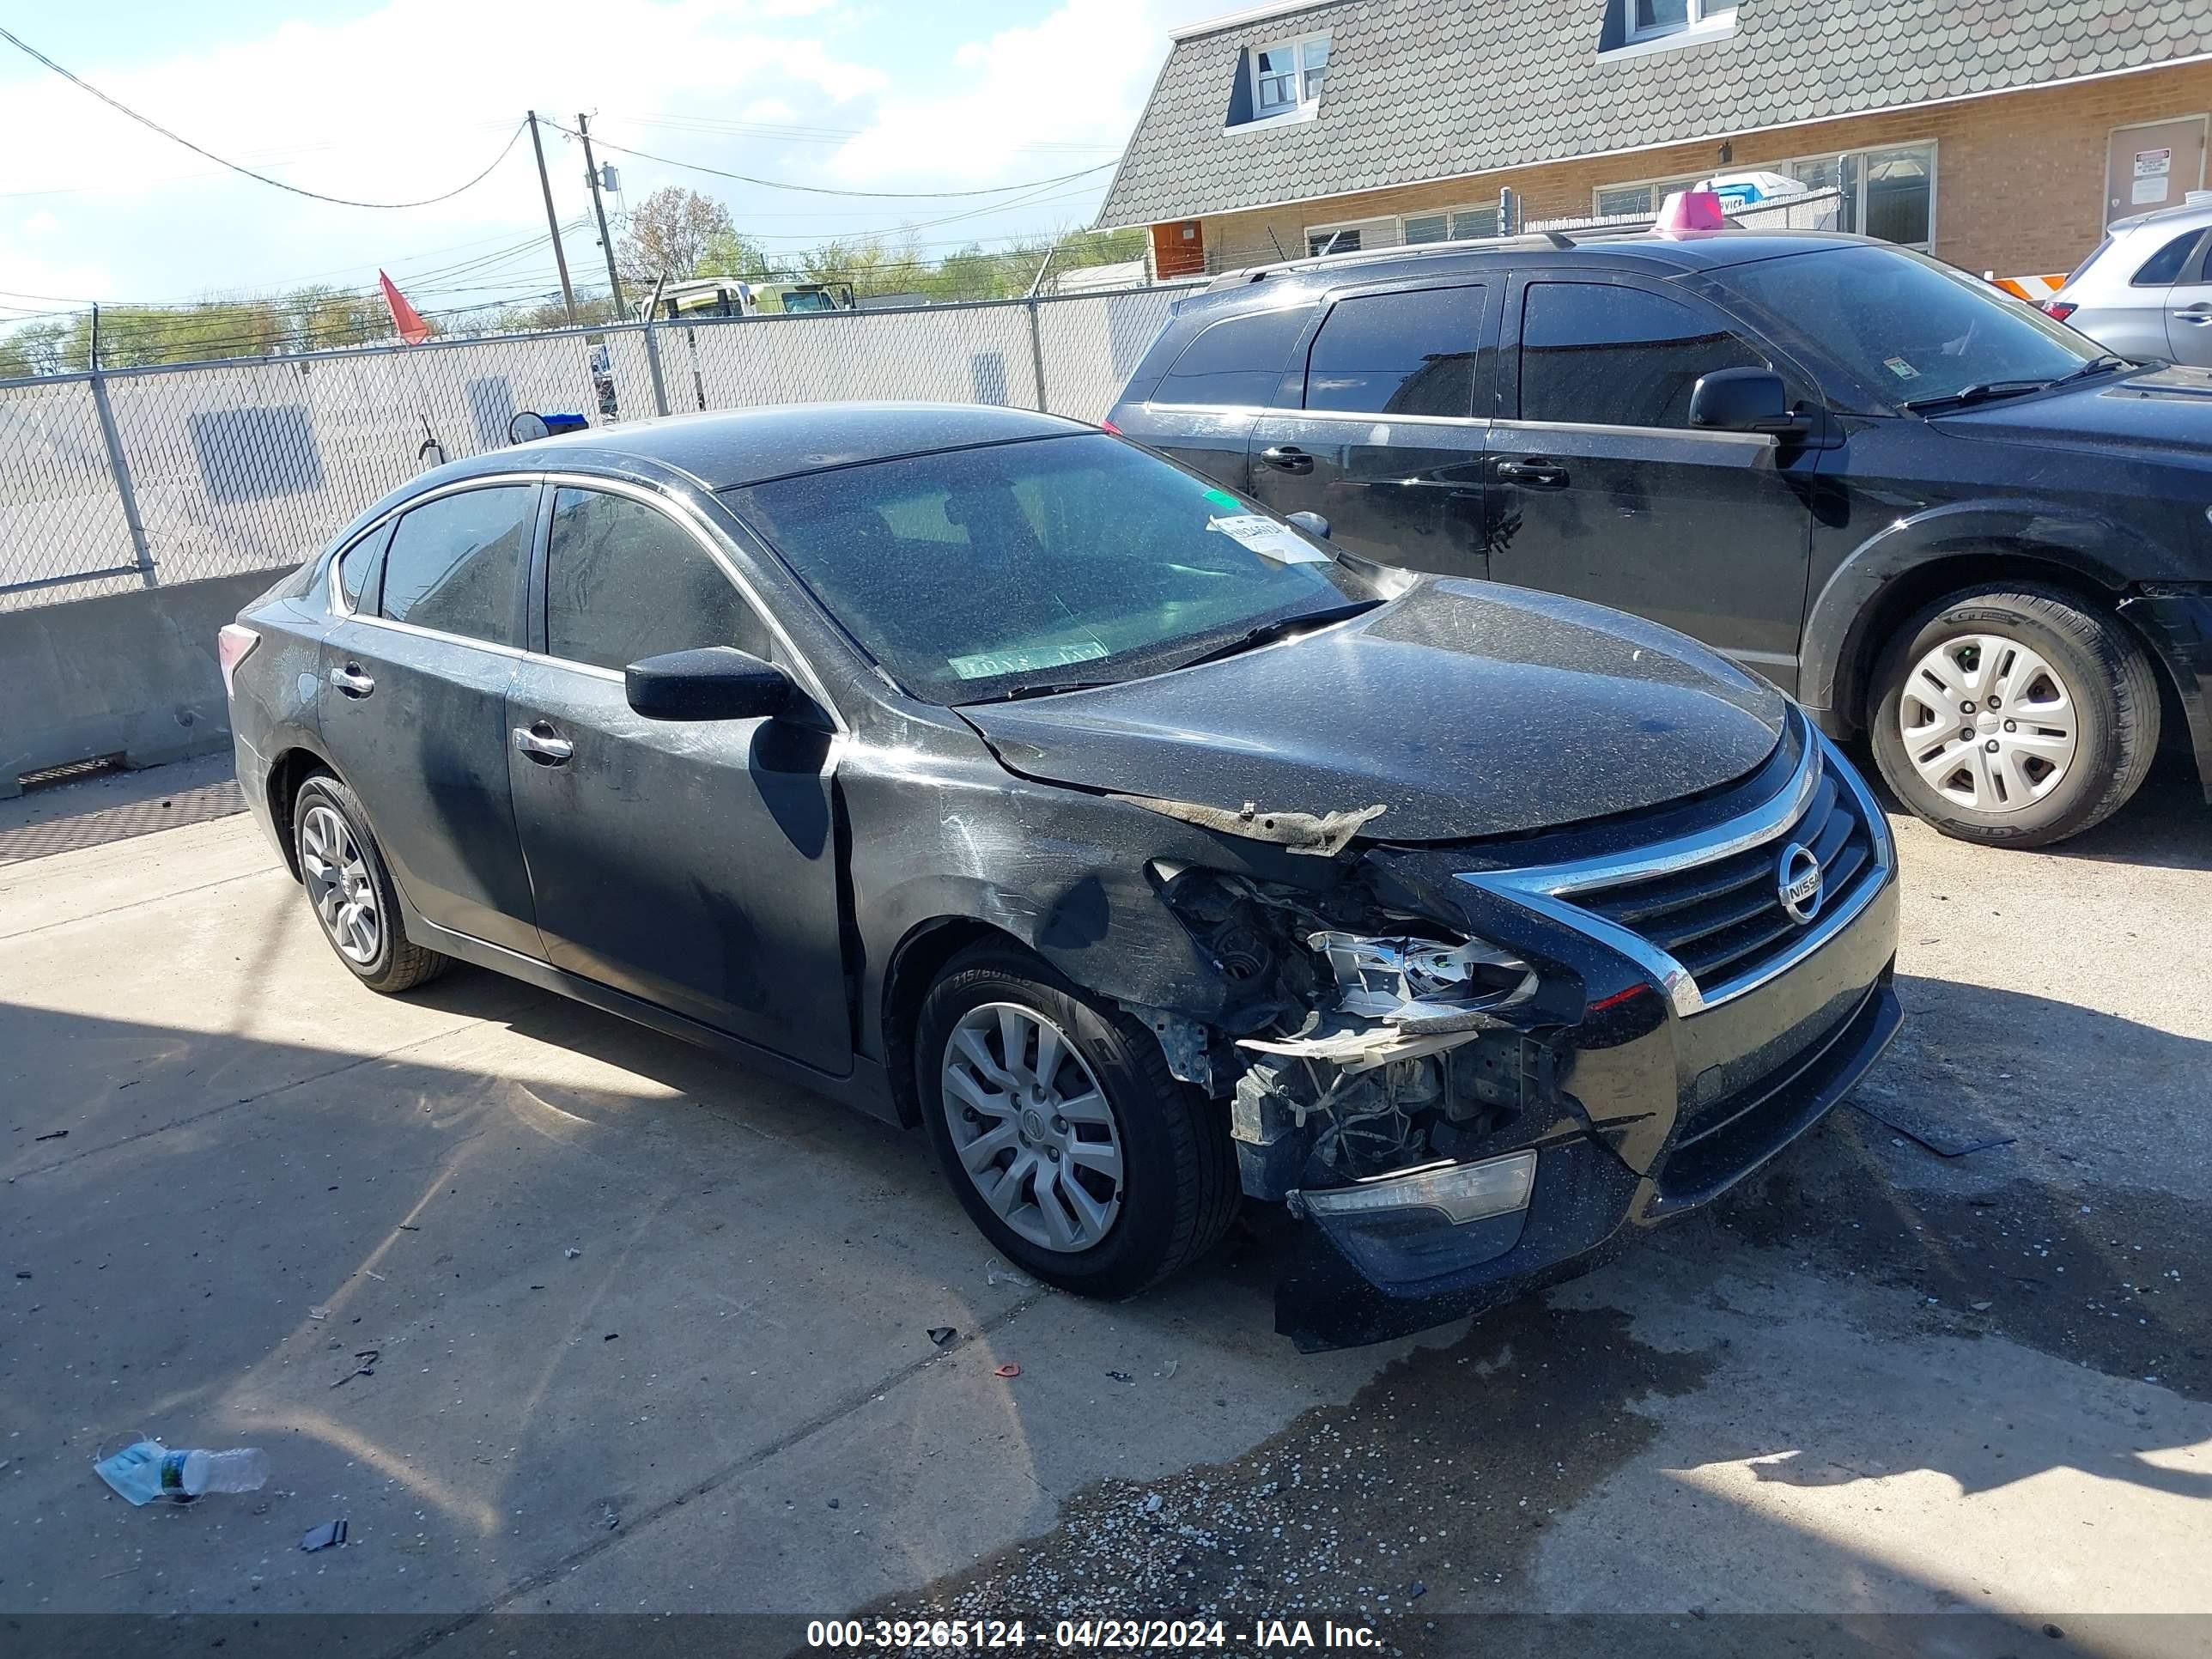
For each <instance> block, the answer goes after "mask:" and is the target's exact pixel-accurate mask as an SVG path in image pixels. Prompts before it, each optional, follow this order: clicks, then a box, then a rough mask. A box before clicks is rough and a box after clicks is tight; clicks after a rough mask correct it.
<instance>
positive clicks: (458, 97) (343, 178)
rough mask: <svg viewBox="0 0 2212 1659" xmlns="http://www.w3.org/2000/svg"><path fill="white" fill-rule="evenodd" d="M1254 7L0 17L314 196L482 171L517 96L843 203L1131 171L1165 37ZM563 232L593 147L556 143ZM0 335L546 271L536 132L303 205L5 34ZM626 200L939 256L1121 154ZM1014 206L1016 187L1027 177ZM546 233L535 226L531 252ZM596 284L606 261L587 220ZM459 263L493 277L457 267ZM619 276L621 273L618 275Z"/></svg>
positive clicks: (865, 6) (1055, 197) (529, 277)
mask: <svg viewBox="0 0 2212 1659" xmlns="http://www.w3.org/2000/svg"><path fill="white" fill-rule="evenodd" d="M1231 9H1237V0H963V3H962V4H961V5H959V6H957V7H952V6H945V5H939V4H934V3H917V0H534V3H527V4H523V3H512V0H229V3H227V4H226V5H224V6H223V7H222V8H220V9H217V8H212V7H206V8H204V7H196V6H190V5H185V6H179V5H177V4H175V3H173V0H171V3H167V4H152V3H146V0H109V3H102V4H94V5H88V6H80V7H76V8H68V9H64V8H56V7H52V6H39V7H36V8H33V7H32V6H30V5H27V4H22V3H18V0H0V21H4V22H5V25H6V27H8V28H9V30H11V31H12V32H13V33H17V34H19V35H21V36H22V37H23V38H24V39H25V40H27V41H28V42H29V43H30V44H31V45H33V46H37V47H38V48H40V50H41V51H43V52H46V54H47V55H48V56H50V57H52V58H55V59H56V60H58V62H60V63H62V64H65V65H67V66H68V67H69V68H70V69H71V70H75V71H76V73H77V74H79V75H81V76H83V77H84V78H85V79H86V80H88V81H90V82H93V83H94V85H96V86H99V87H100V88H102V89H103V90H105V91H106V92H108V93H110V94H112V95H113V96H115V97H117V98H118V99H120V100H122V101H124V102H125V103H127V104H129V105H131V106H133V107H135V108H137V109H139V110H141V111H143V112H145V113H146V114H148V115H149V116H151V117H153V118H155V119H157V120H159V121H161V122H162V123H163V124H164V125H167V126H170V127H172V128H173V129H175V130H176V131H178V132H179V133H181V134H183V135H184V136H185V137H189V138H191V139H192V140H194V141H195V142H196V143H201V144H204V145H205V146H206V147H207V148H208V149H211V150H214V151H216V153H218V154H220V155H226V156H228V157H230V158H232V159H234V160H236V161H241V162H243V163H245V164H246V165H248V166H252V167H255V168H257V169H258V170H260V171H264V172H266V173H270V174H272V175H273V176H276V177H277V178H281V179H286V180H288V181H289V182H292V183H295V184H297V185H301V186H304V187H307V188H310V189H315V190H319V191H325V192H326V193H329V194H333V195H339V196H349V197H362V198H364V199H375V200H399V199H412V198H416V197H423V196H428V195H433V194H435V193H438V192H440V191H445V190H447V189H450V188H451V187H453V185H458V184H459V183H461V182H462V181H463V180H465V179H467V178H468V177H469V176H470V175H471V174H473V173H476V172H477V171H478V170H479V169H480V168H482V167H484V166H485V165H486V164H487V163H489V161H491V160H492V157H493V156H494V155H495V154H496V153H497V152H498V150H499V149H500V146H501V144H502V143H505V142H506V141H507V137H508V135H509V134H510V133H511V132H512V131H513V128H514V125H515V124H516V123H517V122H518V121H519V120H520V118H521V115H522V112H523V111H524V110H525V109H526V108H529V107H532V106H535V107H536V108H537V109H538V111H539V112H541V114H545V115H555V116H557V118H559V119H560V120H562V122H564V123H568V124H573V121H574V115H575V112H577V111H579V110H586V111H589V112H591V113H592V129H593V133H594V136H595V137H603V138H605V140H606V141H607V142H608V143H610V144H611V145H623V146H629V147H630V148H633V149H641V150H647V151H652V152H654V153H656V154H658V155H663V156H666V157H669V158H671V159H672V160H679V161H694V162H699V163H703V164H705V165H707V166H710V167H721V168H725V169H727V170H731V171H736V172H743V173H751V174H754V175H756V176H758V177H762V178H768V179H780V180H785V181H791V182H797V183H805V184H812V185H823V186H829V187H835V188H837V189H841V190H877V191H973V190H979V189H984V188H987V187H992V186H997V185H1006V184H1011V183H1023V182H1026V181H1030V180H1037V179H1048V178H1051V177H1054V176H1056V175H1060V174H1064V173H1075V172H1077V171H1078V170H1079V169H1085V168H1091V167H1097V166H1098V165H1099V164H1101V163H1110V162H1111V161H1114V160H1115V157H1116V156H1117V155H1118V154H1119V152H1120V147H1121V143H1122V142H1123V140H1124V139H1125V138H1126V137H1127V133H1128V131H1129V127H1130V125H1131V124H1132V123H1133V120H1134V119H1135V117H1136V114H1137V112H1138V111H1139V108H1140V107H1141V106H1142V104H1143V101H1144V97H1145V94H1146V92H1147V91H1148V90H1149V89H1150V87H1151V85H1152V78H1153V76H1154V75H1155V73H1156V72H1157V70H1158V66H1159V64H1160V62H1161V60H1162V59H1163V58H1164V57H1165V55H1166V52H1167V47H1168V35H1167V31H1168V29H1169V28H1170V27H1172V26H1174V25H1176V24H1180V23H1183V22H1188V21H1193V20H1194V19H1196V18H1200V17H1205V16H1210V15H1216V14H1218V13H1220V12H1223V11H1226V10H1231ZM546 137H547V154H546V161H547V165H548V167H549V169H550V171H551V173H552V176H553V182H554V192H555V201H556V210H557V211H558V213H559V214H560V216H561V217H562V220H563V222H581V221H583V220H584V219H585V218H586V216H587V215H588V212H589V198H588V197H587V195H586V191H585V189H584V185H583V167H582V161H581V157H580V155H579V154H578V153H577V151H576V149H575V147H574V144H573V143H572V142H571V141H569V140H568V139H567V138H565V137H563V136H562V134H560V133H558V132H552V131H549V132H548V133H547V134H546ZM0 155H7V156H8V157H9V167H8V169H7V171H6V173H5V175H4V176H0V307H9V309H7V310H0V326H4V319H9V318H11V317H13V318H20V317H21V316H22V315H24V314H27V313H33V312H36V311H39V310H42V309H49V308H60V307H66V306H69V305H73V304H78V303H84V302H89V301H94V300H98V301H103V302H106V303H116V302H124V301H167V300H181V299H189V298H193V297H199V296H204V295H226V294H234V293H243V292H263V291H268V290H270V289H283V288H288V287H291V286H294V285H296V284H298V283H302V282H306V281H310V280H313V281H321V282H329V283H333V284H334V285H337V286H341V287H359V286H365V285H368V284H369V283H374V278H375V272H376V270H377V269H378V268H379V267H380V266H382V267H384V268H386V269H388V270H391V272H392V276H393V277H394V279H395V280H397V281H398V282H399V283H401V285H402V287H403V288H404V287H407V286H408V284H409V283H410V281H411V282H414V283H417V284H418V285H419V286H420V287H421V289H422V293H421V295H414V294H413V292H412V290H411V289H410V297H416V303H417V304H418V305H421V306H422V307H423V308H424V309H426V310H428V309H437V308H444V307H452V306H457V305H462V304H467V303H471V302H472V301H477V300H480V299H486V298H489V297H493V296H494V295H507V294H520V293H524V292H529V291H533V290H538V289H550V288H551V287H552V286H553V285H554V276H553V267H552V258H551V253H550V248H549V247H548V246H546V244H545V243H544V240H543V232H544V207H543V204H542V202H541V200H540V198H539V196H538V183H537V177H536V173H535V171H534V169H533V167H532V164H531V161H530V155H529V146H528V143H527V142H524V143H520V144H518V145H516V146H515V147H514V148H513V149H512V150H510V151H509V152H508V153H507V156H506V158H505V160H504V161H502V162H501V164H500V165H499V166H498V167H497V168H496V169H495V172H494V173H493V174H492V175H491V177H490V178H489V179H487V180H486V181H485V182H484V183H483V184H482V185H478V186H477V187H476V188H474V189H473V190H471V191H467V192H466V193H465V194H463V195H461V196H460V197H457V198H456V199H454V200H453V201H451V202H447V203H442V204H438V205H436V206H434V207H427V208H421V209H416V210H403V211H375V210H362V209H351V208H339V207H334V206H328V205H325V204H317V203H313V202H308V201H306V200H303V199H302V198H301V197H295V196H291V195H289V194H287V193H285V192H283V191H276V190H272V189H270V188H268V187H266V186H264V185H258V184H255V183H253V182H252V181H250V180H247V179H240V178H238V177H236V176H234V175H230V174H226V173H222V171H221V170H220V169H218V168H216V167H214V166H213V165H212V164H211V163H210V162H208V161H204V160H202V159H201V158H200V157H198V156H196V155H192V154H191V152H190V151H188V150H185V149H179V148H178V147H176V146H175V145H173V144H171V143H167V141H166V140H164V139H162V138H161V137H158V136H157V135H155V134H154V133H151V132H149V131H145V130H144V129H143V128H141V127H137V126H136V125H132V124H131V123H130V122H129V121H127V120H125V118H122V117H121V116H119V115H118V114H116V113H115V112H113V111H112V110H110V109H108V108H106V106H103V105H101V104H100V103H99V102H97V101H96V100H94V99H92V98H90V97H88V95H87V94H84V93H83V92H82V91H80V90H78V89H77V88H75V87H72V86H70V85H69V84H68V83H67V82H64V81H62V80H61V79H59V78H58V76H53V75H52V74H51V73H50V72H48V71H47V70H45V69H43V68H41V67H40V65H38V64H35V63H33V62H32V61H31V60H30V59H28V58H24V57H22V56H21V54H19V53H17V52H15V50H14V48H12V47H10V46H7V45H6V44H5V43H4V42H0ZM604 159H605V160H608V161H612V162H614V163H615V164H616V165H617V167H619V168H620V170H621V172H622V175H623V195H624V197H625V198H626V199H628V200H631V201H635V200H639V199H641V198H642V197H643V196H644V195H645V194H646V193H647V192H648V191H652V190H653V189H654V188H655V187H657V186H659V185H663V184H667V183H680V184H685V185H690V186H692V187H695V188H698V189H701V190H703V191H707V192H708V193H710V194H713V195H716V196H718V197H720V198H721V199H722V200H724V201H725V202H726V204H728V205H729V207H730V209H731V210H732V214H733V215H734V216H736V219H737V221H738V226H739V228H741V229H744V231H746V232H747V233H748V234H753V235H756V236H757V237H759V238H760V239H761V240H763V242H764V243H765V244H766V245H767V246H769V248H770V249H771V250H775V251H780V252H792V251H796V250H798V249H800V248H803V247H805V246H808V245H810V244H811V243H813V242H815V241H817V240H823V239H826V238H828V237H830V236H835V235H842V234H854V233H861V232H867V231H880V232H886V233H890V234H891V235H892V236H893V237H894V238H896V236H897V235H898V234H899V233H900V231H901V230H902V228H903V227H905V226H914V227H915V230H914V233H913V234H914V235H915V237H916V239H917V240H920V241H921V243H922V244H923V245H924V246H925V247H926V248H927V249H928V251H930V252H933V253H936V252H945V251H947V250H948V249H949V248H950V247H951V246H957V244H958V243H960V242H962V241H964V240H969V239H974V240H982V241H984V242H986V243H989V242H991V241H993V240H999V239H1002V238H1005V237H1006V236H1009V235H1012V234H1021V233H1028V232H1036V231H1040V230H1045V229H1049V228H1058V227H1061V226H1065V225H1069V224H1077V223H1085V222H1089V220H1090V219H1091V216H1092V215H1093V213H1094V212H1095V210H1096V208H1097V203H1098V201H1099V198H1100V197H1101V196H1102V195H1103V192H1104V189H1105V185H1106V180H1107V179H1108V177H1109V172H1107V171H1100V172H1097V173H1090V174H1089V175H1087V176H1086V177H1085V178H1082V179H1075V180H1072V181H1070V182H1068V183H1066V184H1063V185H1052V186H1048V187H1042V188H1038V189H1036V190H1033V191H1026V192H1022V193H1020V194H1021V199H1020V200H1018V201H1011V202H1010V200H1009V198H1008V197H969V198H958V199H942V200H929V199H919V198H917V199H894V198H889V197H880V198H867V197H827V196H809V195H804V194H799V193H795V192H789V191H777V190H768V189H761V188H757V187H754V186H750V185H741V184H738V183H734V182H732V181H729V180H726V179H714V178H711V177H707V176H704V175H701V174H698V173H690V172H686V171H684V170H683V169H680V168H678V167H671V166H667V165H664V164H662V163H660V162H657V161H647V160H643V159H641V158H640V157H637V156H635V155H623V154H619V153H614V152H612V151H611V152H610V153H609V154H608V155H606V156H605V158H604ZM1010 194H1011V193H1010ZM533 235H536V236H538V239H539V240H538V242H537V244H536V245H535V246H530V245H529V239H530V238H532V236H533ZM567 247H568V256H569V263H570V269H571V270H572V271H573V272H574V273H575V275H576V276H577V277H578V280H579V282H582V281H583V280H584V278H585V276H586V273H588V272H593V271H599V272H602V273H603V270H604V264H603V260H602V258H601V256H600V254H599V250H598V248H597V246H595V245H594V241H593V238H592V234H591V233H589V232H587V231H584V230H578V231H576V232H574V233H572V234H569V235H568V238H567ZM468 261H482V262H483V263H482V264H479V265H478V266H477V268H476V269H473V270H462V271H454V270H450V269H449V268H450V267H453V266H454V265H457V264H462V263H464V262H468ZM604 280H605V279H604V275H603V274H602V275H601V276H600V282H601V283H602V284H604Z"/></svg>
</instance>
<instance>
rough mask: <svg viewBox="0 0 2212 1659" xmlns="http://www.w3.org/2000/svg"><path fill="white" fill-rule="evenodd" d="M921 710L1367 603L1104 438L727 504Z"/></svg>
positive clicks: (904, 463) (1122, 670) (1137, 453)
mask: <svg viewBox="0 0 2212 1659" xmlns="http://www.w3.org/2000/svg"><path fill="white" fill-rule="evenodd" d="M723 499H724V500H725V501H728V502H729V503H730V505H731V506H732V507H733V508H734V509H735V510H736V511H737V512H738V514H739V515H740V516H741V517H743V518H744V520H746V522H747V523H748V524H750V526H752V528H753V529H754V530H755V531H756V532H758V533H759V535H760V536H761V537H762V538H763V539H764V540H766V541H767V542H768V543H769V544H770V545H771V546H772V547H774V548H775V550H776V551H777V552H778V553H779V554H781V556H782V557H783V559H784V561H785V562H786V563H787V564H788V565H790V566H791V568H792V569H793V571H795V572H796V573H797V574H798V575H799V578H800V580H803V581H805V583H806V585H807V586H809V587H811V588H812V589H813V591H814V592H815V594H816V596H817V598H819V599H821V601H822V602H823V605H825V606H827V607H828V608H829V611H831V612H832V613H833V614H834V615H835V616H836V618H837V620H838V621H839V622H840V623H842V624H843V625H844V627H845V629H846V630H847V631H848V633H850V634H851V635H853V637H854V639H855V640H857V641H859V642H860V646H861V647H862V648H863V649H865V650H866V651H867V652H868V653H869V654H870V655H872V656H873V657H874V658H875V659H876V660H877V661H878V662H879V663H881V664H882V665H884V667H885V668H887V669H889V670H890V672H891V674H892V675H893V676H894V677H895V678H896V679H897V680H898V681H899V683H900V684H902V685H904V686H905V687H906V688H907V689H908V690H909V691H911V692H913V693H914V695H915V696H918V697H921V698H923V699H925V700H926V701H928V702H937V703H946V704H951V703H963V702H981V701H983V700H985V699H987V698H990V697H994V696H1006V695H1009V694H1013V693H1019V692H1021V691H1024V690H1028V691H1036V690H1040V689H1042V688H1044V687H1048V686H1054V685H1069V684H1092V683H1096V682H1101V681H1113V680H1126V679H1135V678H1141V677H1142V676H1144V675H1146V674H1152V673H1157V672H1158V671H1161V670H1162V669H1164V668H1168V667H1171V666H1175V665H1178V664H1181V663H1184V662H1188V661H1189V660H1190V659H1193V658H1194V657H1197V656H1200V655H1203V654H1205V653H1206V652H1208V651H1212V650H1218V649H1219V648H1221V647H1223V646H1225V645H1227V644H1229V643H1230V642H1231V641H1235V640H1237V639H1238V638H1240V637H1241V636H1242V635H1244V634H1246V633H1248V632H1249V631H1250V630H1252V629H1255V628H1262V627H1266V626H1267V625H1269V624H1271V623H1278V622H1281V621H1283V620H1285V619H1286V618H1291V617H1298V616H1302V615H1304V614H1307V613H1309V612H1314V613H1318V612H1322V611H1339V610H1340V609H1341V608H1342V607H1343V606H1344V605H1346V603H1347V602H1352V601H1362V602H1370V603H1371V602H1373V601H1374V600H1375V599H1376V595H1375V594H1374V592H1372V590H1371V589H1370V587H1369V586H1368V585H1367V584H1366V583H1365V582H1364V581H1363V580H1361V579H1360V578H1359V577H1358V576H1357V575H1355V574H1353V573H1352V572H1351V571H1349V570H1347V569H1346V568H1344V567H1342V566H1340V565H1339V564H1338V563H1337V562H1335V560H1334V558H1333V557H1332V556H1330V554H1329V552H1328V544H1326V543H1323V542H1318V541H1315V540H1312V539H1310V538H1307V537H1305V536H1304V535H1303V534H1301V533H1300V532H1297V531H1294V530H1291V529H1289V528H1287V527H1286V526H1284V525H1283V524H1281V523H1280V522H1279V521H1278V520H1274V519H1272V518H1268V517H1267V516H1265V515H1263V514H1261V513H1260V512H1259V511H1258V509H1256V508H1255V507H1251V506H1250V505H1249V504H1248V503H1246V502H1245V501H1241V500H1240V499H1238V498H1237V496H1235V495H1231V494H1230V493H1229V492H1228V491H1227V490H1225V489H1218V488H1215V487H1213V486H1211V485H1209V484H1207V483H1205V482H1204V481H1203V480H1201V479H1198V478H1194V477H1191V476H1190V475H1189V474H1188V473H1187V472H1184V471H1181V470H1180V469H1178V468H1176V467H1174V466H1171V465H1169V464H1168V463H1167V462H1165V461H1164V460H1161V459H1158V457H1157V456H1153V455H1149V454H1147V453H1145V452H1144V451H1143V450H1141V449H1138V448H1136V447H1133V446H1131V445H1128V444H1125V443H1123V442H1121V441H1120V440H1118V439H1115V438H1111V437H1109V436H1107V435H1105V434H1104V433H1098V434H1096V435H1091V434H1085V435H1075V436H1069V437H1064V438H1063V437H1052V438H1039V439H1031V440H1029V441H1024V442H1019V443H1010V444H995V445H991V446H989V447H984V448H980V449H962V450H952V451H949V452H945V453H938V454H933V455H918V456H914V457H911V458H908V459H902V460H895V461H877V462H873V463H871V464H869V465H862V466H852V467H843V468H840V469H837V470H836V471H827V472H815V473H809V474H806V475H805V476H804V477H795V478H786V479H783V480H781V482H779V483H765V484H757V485H754V486H752V487H751V488H750V489H732V490H728V491H726V492H725V493H724V495H723Z"/></svg>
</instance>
